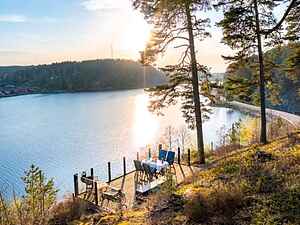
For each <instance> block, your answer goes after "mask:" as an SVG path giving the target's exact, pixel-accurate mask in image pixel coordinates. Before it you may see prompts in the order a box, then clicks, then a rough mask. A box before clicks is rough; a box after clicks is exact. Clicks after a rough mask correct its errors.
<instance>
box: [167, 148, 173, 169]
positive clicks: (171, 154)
mask: <svg viewBox="0 0 300 225" xmlns="http://www.w3.org/2000/svg"><path fill="white" fill-rule="evenodd" d="M174 160H175V152H172V151H168V154H167V159H166V161H167V162H168V163H169V165H170V166H171V165H173V163H174Z"/></svg>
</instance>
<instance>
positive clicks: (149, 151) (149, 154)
mask: <svg viewBox="0 0 300 225" xmlns="http://www.w3.org/2000/svg"><path fill="white" fill-rule="evenodd" d="M148 158H149V159H151V148H149V149H148Z"/></svg>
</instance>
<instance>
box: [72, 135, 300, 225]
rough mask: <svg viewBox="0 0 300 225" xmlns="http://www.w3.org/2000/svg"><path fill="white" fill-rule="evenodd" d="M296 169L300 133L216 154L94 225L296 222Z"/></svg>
mask: <svg viewBox="0 0 300 225" xmlns="http://www.w3.org/2000/svg"><path fill="white" fill-rule="evenodd" d="M299 172H300V132H298V133H294V134H293V135H291V136H289V137H285V138H281V139H278V140H277V141H274V142H272V143H270V144H268V145H266V146H258V145H253V146H251V147H250V148H245V149H240V150H237V151H234V152H231V153H229V154H225V155H222V156H220V155H218V156H215V158H214V160H213V161H212V162H211V164H210V165H209V166H208V167H207V168H206V169H203V170H202V172H199V173H198V174H196V175H195V177H194V178H188V179H187V180H186V182H185V183H184V184H181V185H179V186H178V187H177V188H175V187H172V186H171V185H166V186H163V187H162V189H161V191H158V192H156V193H153V194H152V195H151V196H150V197H149V198H148V200H147V201H146V202H144V203H142V204H140V205H138V206H137V207H136V208H135V209H133V210H129V211H125V212H124V215H123V216H122V218H121V219H119V218H120V217H119V215H114V214H107V215H102V216H101V217H100V220H99V222H98V223H95V224H101V225H112V224H119V225H150V224H151V225H155V224H157V225H170V224H174V225H175V224H176V225H183V224H191V225H194V224H195V225H196V224H202V225H204V224H205V225H206V224H207V225H208V224H210V225H212V224H215V225H220V224H228V225H229V224H234V225H239V224H269V225H271V224H272V225H276V224H277V225H281V224H289V225H297V224H299V221H300V174H299ZM93 218H94V217H93ZM98 219H99V218H98ZM98 219H97V220H98ZM90 221H91V219H90V218H89V217H86V218H85V219H81V220H80V222H79V221H77V222H76V221H74V222H73V223H72V224H73V225H75V224H76V225H92V224H93V223H91V222H90Z"/></svg>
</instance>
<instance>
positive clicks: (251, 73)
mask: <svg viewBox="0 0 300 225" xmlns="http://www.w3.org/2000/svg"><path fill="white" fill-rule="evenodd" d="M299 54H300V45H299V44H294V45H292V44H290V45H286V46H281V47H277V48H273V49H271V50H269V51H267V52H266V53H265V69H266V71H265V72H266V80H267V84H266V89H267V90H266V94H267V107H268V108H273V109H277V110H283V111H287V112H291V113H296V114H300V95H299V93H300V92H299V90H300V79H299V75H300V73H299V71H300V70H299V67H300V61H299V60H298V59H299ZM257 69H258V64H257V56H252V57H250V58H249V59H247V60H245V61H237V62H234V63H232V64H230V65H229V66H228V68H227V72H226V75H225V88H226V90H227V97H229V98H230V99H234V100H238V101H242V102H245V103H251V104H256V105H258V104H259V93H258V79H259V78H258V73H257V71H258V70H257Z"/></svg>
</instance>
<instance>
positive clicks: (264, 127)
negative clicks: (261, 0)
mask: <svg viewBox="0 0 300 225" xmlns="http://www.w3.org/2000/svg"><path fill="white" fill-rule="evenodd" d="M254 10H255V23H256V36H257V46H258V59H259V80H260V81H259V92H260V110H261V113H260V114H261V115H260V118H261V131H260V142H261V143H263V144H267V119H266V97H265V72H264V59H263V50H262V42H261V30H260V24H259V12H258V5H257V0H254Z"/></svg>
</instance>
